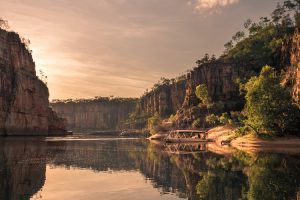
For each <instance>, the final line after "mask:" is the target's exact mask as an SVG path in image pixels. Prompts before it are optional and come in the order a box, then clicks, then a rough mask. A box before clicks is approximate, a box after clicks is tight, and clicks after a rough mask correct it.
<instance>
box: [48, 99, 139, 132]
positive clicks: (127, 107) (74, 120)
mask: <svg viewBox="0 0 300 200" xmlns="http://www.w3.org/2000/svg"><path fill="white" fill-rule="evenodd" d="M136 101H137V100H136V99H131V98H128V99H125V98H124V99H122V98H120V99H118V98H116V99H108V98H101V99H95V100H86V101H84V100H83V101H79V102H75V101H70V102H62V101H61V102H55V103H51V106H52V107H53V109H54V111H56V112H57V113H58V115H59V116H60V117H63V118H65V119H66V121H67V127H68V128H69V129H75V130H115V129H118V128H121V126H122V123H123V122H124V121H125V120H126V119H127V118H128V115H129V114H130V113H132V112H134V110H135V108H136Z"/></svg>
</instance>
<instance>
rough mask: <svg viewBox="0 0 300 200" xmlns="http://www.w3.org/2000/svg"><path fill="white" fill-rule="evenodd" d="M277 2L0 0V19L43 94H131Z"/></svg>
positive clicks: (217, 44) (182, 68)
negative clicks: (28, 53)
mask: <svg viewBox="0 0 300 200" xmlns="http://www.w3.org/2000/svg"><path fill="white" fill-rule="evenodd" d="M282 1H283V0H84V1H83V0H0V10H1V13H0V17H1V18H3V19H5V20H7V21H8V23H9V25H10V27H11V29H12V30H14V31H16V32H18V33H20V34H21V35H22V36H24V37H25V38H28V39H30V41H31V45H30V48H31V49H32V51H33V59H34V60H35V63H36V71H37V74H38V75H39V70H42V71H43V72H44V73H45V74H46V75H47V77H48V78H47V83H48V87H49V92H50V99H68V98H93V97H95V96H111V95H114V96H119V97H139V96H141V95H142V94H143V92H144V91H145V90H146V88H151V87H152V86H153V84H154V83H156V82H157V81H158V80H159V79H160V77H166V78H174V77H177V76H178V75H181V74H183V73H185V72H186V71H187V70H188V69H191V68H193V67H194V65H195V61H196V60H197V59H199V58H201V57H202V56H203V55H204V54H205V53H209V54H215V55H217V56H218V55H220V54H221V53H222V51H223V50H224V44H225V43H226V42H228V41H229V40H230V38H231V37H232V35H234V34H235V33H236V32H237V31H239V30H243V24H244V22H245V21H246V20H247V19H249V18H251V19H254V20H257V19H259V17H262V16H269V14H270V13H271V12H272V10H273V9H274V8H275V7H276V4H277V2H282Z"/></svg>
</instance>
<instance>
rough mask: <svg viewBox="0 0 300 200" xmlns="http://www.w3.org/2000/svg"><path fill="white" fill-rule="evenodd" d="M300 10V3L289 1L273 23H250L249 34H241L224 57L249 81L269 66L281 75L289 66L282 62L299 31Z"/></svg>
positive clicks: (280, 7)
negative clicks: (294, 34)
mask: <svg viewBox="0 0 300 200" xmlns="http://www.w3.org/2000/svg"><path fill="white" fill-rule="evenodd" d="M299 9H300V5H299V0H286V1H284V3H283V4H278V6H277V8H276V9H275V10H274V11H273V13H272V15H271V19H269V18H267V17H261V18H260V21H259V22H252V20H250V19H248V20H247V21H246V22H245V24H244V27H245V29H246V31H247V33H245V32H244V31H238V32H237V33H236V34H235V35H234V36H233V37H232V40H230V41H229V42H228V43H226V44H225V51H224V56H222V57H223V58H224V59H225V60H226V61H230V62H233V63H235V64H236V66H237V67H239V68H240V69H239V70H240V71H241V72H243V76H244V77H245V76H246V78H247V79H248V78H249V77H251V76H252V73H259V72H260V70H261V66H264V65H266V64H267V65H271V66H274V67H275V68H276V69H277V71H280V70H281V69H283V68H284V67H285V66H286V65H288V64H289V62H288V60H283V59H282V58H283V57H288V56H289V55H288V54H289V53H288V52H284V51H282V49H284V47H285V46H286V45H287V44H288V43H289V40H290V38H291V36H292V34H293V33H294V30H295V27H296V26H299V21H300V14H299ZM290 15H294V17H291V16H290ZM246 36H247V37H246ZM284 54H287V55H284Z"/></svg>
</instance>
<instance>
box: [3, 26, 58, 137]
mask: <svg viewBox="0 0 300 200" xmlns="http://www.w3.org/2000/svg"><path fill="white" fill-rule="evenodd" d="M48 97H49V92H48V88H47V86H46V85H45V84H44V83H43V82H42V81H41V80H39V79H38V77H37V76H36V71H35V63H34V61H33V59H32V55H31V53H30V51H28V49H27V48H26V46H25V45H24V43H23V42H22V41H21V39H20V37H19V35H18V34H17V33H14V32H7V31H5V30H2V29H0V135H47V134H48V125H49V124H48V121H49V119H48V118H49V117H50V118H51V116H50V114H52V113H51V112H49V110H48V107H49V101H48Z"/></svg>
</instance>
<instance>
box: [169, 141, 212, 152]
mask: <svg viewBox="0 0 300 200" xmlns="http://www.w3.org/2000/svg"><path fill="white" fill-rule="evenodd" d="M164 148H165V149H164V151H166V152H168V153H170V154H193V153H202V152H206V151H207V143H205V142H199V143H194V142H193V143H165V144H164Z"/></svg>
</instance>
